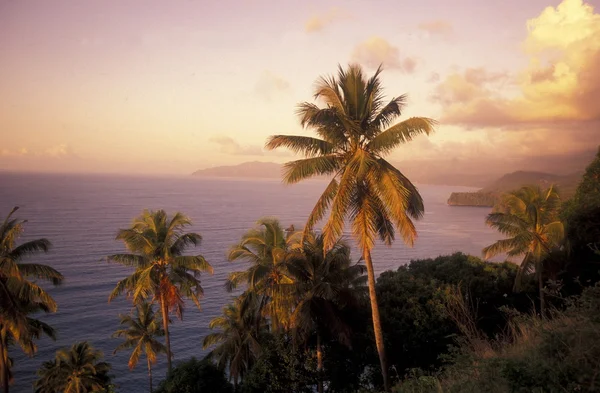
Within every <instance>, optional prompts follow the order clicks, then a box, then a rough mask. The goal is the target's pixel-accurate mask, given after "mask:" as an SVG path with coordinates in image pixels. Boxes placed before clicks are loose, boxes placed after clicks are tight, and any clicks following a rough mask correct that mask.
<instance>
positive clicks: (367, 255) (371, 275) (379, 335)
mask: <svg viewBox="0 0 600 393" xmlns="http://www.w3.org/2000/svg"><path fill="white" fill-rule="evenodd" d="M363 258H364V260H365V264H366V265H367V278H368V283H369V299H370V300H371V315H372V317H373V331H374V333H375V344H376V345H377V353H378V354H379V364H380V365H381V375H382V377H383V388H384V390H385V391H386V392H387V391H389V390H390V386H389V380H388V370H387V361H386V358H385V345H384V342H383V331H382V330H381V320H380V318H379V306H378V305H377V293H376V292H375V271H374V270H373V260H372V259H371V252H370V251H369V250H365V251H363Z"/></svg>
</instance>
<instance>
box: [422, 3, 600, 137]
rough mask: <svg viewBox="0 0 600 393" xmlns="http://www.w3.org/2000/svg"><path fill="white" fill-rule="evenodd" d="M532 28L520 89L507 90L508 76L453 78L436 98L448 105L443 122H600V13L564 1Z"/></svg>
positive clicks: (531, 23) (480, 124) (518, 79)
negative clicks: (526, 62) (505, 87)
mask: <svg viewBox="0 0 600 393" xmlns="http://www.w3.org/2000/svg"><path fill="white" fill-rule="evenodd" d="M527 28H528V36H527V38H526V40H525V41H524V43H523V49H524V52H525V54H526V55H527V56H528V58H529V65H528V66H527V67H526V68H524V69H523V70H521V71H520V72H517V73H516V74H515V75H514V80H515V81H516V86H515V88H513V89H511V88H509V89H503V87H504V86H503V85H502V84H501V83H498V82H501V81H502V80H503V78H504V79H505V78H506V76H504V75H501V74H502V73H496V74H493V73H490V72H489V71H485V70H480V71H478V72H479V75H476V74H475V75H474V74H473V73H472V72H471V74H469V70H467V71H465V72H464V73H454V74H452V75H449V76H448V77H447V78H446V80H444V81H443V82H442V83H441V84H440V85H439V86H438V87H437V89H436V91H435V93H434V97H433V98H434V100H436V101H437V102H439V103H441V104H444V115H443V116H442V119H441V120H442V121H443V122H446V123H452V124H459V125H465V126H468V127H494V126H495V127H498V126H513V127H514V126H516V125H519V124H521V125H522V124H536V125H548V126H555V125H556V124H557V122H560V123H570V122H578V121H579V122H580V121H598V120H600V72H599V71H598V70H600V14H597V13H595V12H594V9H593V7H592V6H591V5H588V4H584V3H583V1H582V0H564V1H563V2H562V3H560V4H559V5H558V6H557V7H547V8H546V9H545V10H544V11H543V12H542V13H541V14H540V15H539V16H538V17H537V18H533V19H531V20H529V21H528V22H527ZM490 75H496V76H497V79H495V80H493V78H492V80H490V78H489V76H490ZM478 76H479V77H480V78H479V79H478ZM494 84H495V85H494Z"/></svg>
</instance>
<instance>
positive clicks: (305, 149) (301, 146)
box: [265, 135, 335, 157]
mask: <svg viewBox="0 0 600 393" xmlns="http://www.w3.org/2000/svg"><path fill="white" fill-rule="evenodd" d="M279 147H285V148H287V149H289V150H291V151H293V152H294V153H301V154H302V155H304V156H305V157H315V156H319V155H327V154H331V153H333V152H334V150H335V146H334V145H333V144H332V143H330V142H327V141H324V140H322V139H318V138H311V137H308V136H295V135H272V136H270V137H269V138H268V139H267V142H266V144H265V148H267V149H269V150H274V149H277V148H279Z"/></svg>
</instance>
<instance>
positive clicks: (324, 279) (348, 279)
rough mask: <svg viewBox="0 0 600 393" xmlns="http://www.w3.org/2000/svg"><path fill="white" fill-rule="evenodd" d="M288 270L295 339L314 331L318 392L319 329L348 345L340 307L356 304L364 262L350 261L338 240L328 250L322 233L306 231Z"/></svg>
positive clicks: (347, 249)
mask: <svg viewBox="0 0 600 393" xmlns="http://www.w3.org/2000/svg"><path fill="white" fill-rule="evenodd" d="M291 259H292V261H291V262H290V267H289V271H290V273H291V276H292V277H293V279H294V288H295V297H296V299H297V304H296V305H295V308H294V312H293V314H292V317H291V327H292V331H293V337H294V339H295V341H302V342H306V341H307V340H308V338H309V337H310V336H311V335H312V334H313V333H315V332H316V336H317V347H316V352H317V372H318V374H319V379H318V387H317V389H318V392H319V393H323V376H322V371H323V351H322V344H321V341H322V337H321V332H322V331H328V332H329V333H331V334H333V335H334V336H335V337H337V339H338V340H339V341H340V342H342V343H343V344H345V345H348V346H350V328H349V327H348V325H347V324H346V323H345V322H344V319H343V317H342V315H341V311H342V309H343V307H344V306H346V305H348V304H356V302H357V301H356V298H355V295H356V293H355V291H356V290H357V289H360V288H361V286H362V285H364V282H365V280H364V278H365V277H364V272H365V270H364V266H363V265H360V264H352V263H351V259H350V247H349V246H348V245H347V244H346V243H345V242H343V241H341V240H338V241H337V242H336V243H335V244H334V245H333V246H332V247H331V248H330V249H329V250H325V248H324V237H323V235H319V236H316V237H315V236H313V235H309V237H308V238H307V239H305V241H304V243H303V244H302V248H301V250H299V252H297V253H296V255H295V257H292V258H291Z"/></svg>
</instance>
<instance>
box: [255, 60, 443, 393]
mask: <svg viewBox="0 0 600 393" xmlns="http://www.w3.org/2000/svg"><path fill="white" fill-rule="evenodd" d="M381 71H382V69H381V67H379V68H378V69H377V71H376V72H375V74H374V75H373V76H372V77H370V78H368V77H367V76H366V75H365V74H364V72H363V70H362V68H361V67H360V66H358V65H350V66H348V68H347V69H344V68H342V67H341V66H340V67H339V70H338V74H337V77H334V76H331V77H321V78H320V79H319V80H318V81H317V83H316V87H315V94H314V97H315V99H320V100H322V101H323V103H324V104H325V106H324V107H319V106H317V105H315V104H313V103H309V102H304V103H301V104H299V105H298V110H297V112H298V116H299V118H300V123H301V125H302V126H303V127H306V128H310V129H312V130H314V132H315V133H316V134H317V136H318V138H314V137H308V136H292V135H273V136H271V137H270V138H269V139H268V141H267V143H266V147H267V148H268V149H277V148H280V147H284V148H288V149H290V150H292V151H293V152H296V153H300V154H302V155H304V157H305V158H303V159H300V160H296V161H291V162H288V163H287V164H286V165H285V174H284V181H285V182H286V183H289V184H293V183H297V182H299V181H301V180H304V179H308V178H311V177H314V176H319V175H325V176H330V177H332V179H331V180H330V182H329V184H328V185H327V187H326V188H325V191H324V192H323V194H322V195H321V197H320V198H319V199H318V201H317V204H316V205H315V207H314V209H313V210H312V212H311V213H310V215H309V216H308V220H307V222H306V226H305V229H304V235H306V234H308V233H309V232H310V231H311V230H312V229H313V227H314V225H315V224H316V223H317V222H319V221H320V220H321V219H323V218H324V217H325V215H326V214H327V212H328V211H329V212H330V213H329V217H328V218H327V221H326V223H325V226H324V227H323V232H324V235H325V238H324V241H325V248H330V247H332V246H333V244H335V242H336V241H337V240H338V239H339V238H340V236H342V234H343V232H344V224H345V220H346V219H349V221H350V227H351V229H352V234H353V237H354V239H355V240H356V242H357V244H358V246H359V249H360V251H361V253H362V257H363V259H364V261H365V265H366V268H367V276H368V286H369V298H370V300H371V312H372V320H373V330H374V334H375V342H376V345H377V351H378V354H379V360H380V366H381V373H382V376H383V382H384V386H385V390H388V385H389V384H388V369H387V364H386V356H385V345H384V339H383V331H382V328H381V321H380V315H379V314H380V313H379V307H378V304H377V293H376V291H375V270H374V267H373V260H372V258H371V253H372V250H373V247H374V246H375V242H376V240H377V239H378V238H379V239H380V240H381V241H382V242H384V243H385V244H388V245H389V244H391V243H392V242H393V241H394V238H395V235H396V231H398V232H399V233H400V236H401V237H402V239H403V240H404V242H405V243H406V244H408V245H412V244H413V243H414V241H415V238H416V236H417V231H416V229H415V226H414V224H413V222H412V219H419V218H421V217H422V216H423V213H424V206H423V200H422V198H421V195H420V194H419V192H418V190H417V188H416V187H415V186H414V185H413V184H412V183H411V182H410V180H409V179H408V178H407V177H406V176H405V175H404V174H403V173H402V172H400V171H399V170H398V169H397V168H395V167H394V166H393V165H392V164H390V163H389V162H388V161H386V159H385V158H384V157H385V156H386V155H387V154H389V153H390V152H391V151H393V150H394V149H395V148H396V147H398V146H400V145H402V144H404V143H407V142H409V141H411V140H412V139H413V138H415V137H416V136H418V135H422V134H426V135H429V134H430V133H432V132H433V130H434V125H435V121H434V120H432V119H429V118H425V117H412V118H409V119H407V120H404V121H401V122H398V123H395V121H396V120H397V119H398V117H399V116H400V115H401V113H402V111H403V109H404V106H405V105H406V99H407V96H406V95H400V96H398V97H395V98H392V99H391V100H390V101H387V102H386V101H385V97H384V95H383V89H382V84H381V79H380V74H381Z"/></svg>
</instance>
